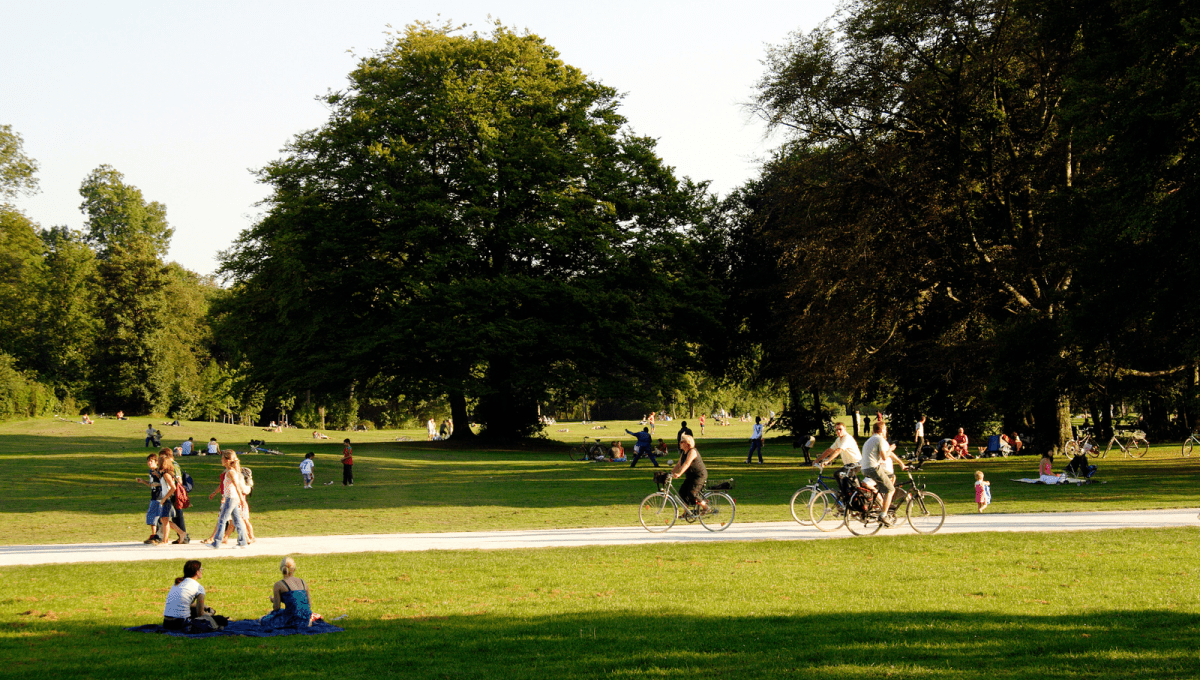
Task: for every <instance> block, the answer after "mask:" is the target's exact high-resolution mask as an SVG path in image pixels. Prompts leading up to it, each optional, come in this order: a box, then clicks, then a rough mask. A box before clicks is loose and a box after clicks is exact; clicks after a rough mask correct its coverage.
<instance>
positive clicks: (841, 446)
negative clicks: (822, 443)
mask: <svg viewBox="0 0 1200 680" xmlns="http://www.w3.org/2000/svg"><path fill="white" fill-rule="evenodd" d="M833 434H834V435H835V436H837V439H835V440H833V444H831V445H830V446H829V448H827V449H825V452H824V453H822V454H821V455H820V456H818V457H817V460H816V462H815V463H813V465H814V466H817V465H824V464H825V463H826V462H828V461H830V460H832V459H833V457H834V456H836V455H837V454H839V453H840V454H842V464H843V465H847V466H849V465H858V463H859V461H861V460H862V453H860V452H859V450H858V442H856V441H854V437H852V436H850V434H849V433H847V432H846V426H845V425H843V424H841V423H838V424H837V425H835V426H834V427H833Z"/></svg>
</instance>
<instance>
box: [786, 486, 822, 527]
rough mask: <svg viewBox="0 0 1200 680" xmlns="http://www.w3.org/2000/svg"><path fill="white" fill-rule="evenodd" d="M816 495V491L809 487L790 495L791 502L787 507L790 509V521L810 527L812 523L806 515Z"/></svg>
mask: <svg viewBox="0 0 1200 680" xmlns="http://www.w3.org/2000/svg"><path fill="white" fill-rule="evenodd" d="M818 495H819V494H818V493H817V490H816V489H815V488H813V487H811V486H806V487H804V488H803V489H800V490H799V491H797V492H796V493H794V494H792V501H791V503H790V504H789V505H788V507H790V508H791V509H792V519H794V520H796V522H797V523H798V524H802V525H804V526H810V525H811V524H812V523H813V522H812V519H811V518H810V517H809V514H808V505H809V503H811V502H812V500H813V499H814V498H816V497H817V496H818Z"/></svg>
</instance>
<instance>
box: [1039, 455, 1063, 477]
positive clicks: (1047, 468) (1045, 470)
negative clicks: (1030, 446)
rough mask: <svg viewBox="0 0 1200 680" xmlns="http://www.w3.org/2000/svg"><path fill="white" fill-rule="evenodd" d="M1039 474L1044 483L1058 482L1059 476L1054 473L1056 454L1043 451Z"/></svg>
mask: <svg viewBox="0 0 1200 680" xmlns="http://www.w3.org/2000/svg"><path fill="white" fill-rule="evenodd" d="M1038 475H1039V478H1040V479H1041V480H1042V483H1044V484H1058V481H1059V479H1058V476H1057V475H1055V474H1054V454H1053V453H1051V452H1049V451H1044V452H1042V462H1041V464H1040V465H1039V466H1038Z"/></svg>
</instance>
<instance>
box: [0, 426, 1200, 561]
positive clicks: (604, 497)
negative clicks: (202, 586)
mask: <svg viewBox="0 0 1200 680" xmlns="http://www.w3.org/2000/svg"><path fill="white" fill-rule="evenodd" d="M158 420H159V421H160V420H161V419H158ZM146 422H148V419H146V418H141V419H138V420H132V421H124V422H117V421H112V420H103V421H99V422H98V423H97V424H96V425H95V426H88V427H85V426H81V425H75V424H71V423H63V422H59V421H55V420H48V419H40V420H29V421H21V422H15V423H5V424H2V425H0V544H6V545H12V544H28V543H76V542H101V541H130V540H141V539H142V538H144V537H145V534H146V531H145V528H144V527H143V525H142V516H143V514H144V512H145V506H146V502H147V499H148V495H147V493H146V490H145V487H143V486H140V485H137V484H135V483H134V482H133V480H134V478H135V477H139V476H144V470H145V464H144V457H145V454H146V452H147V449H145V448H144V447H143V443H142V434H141V433H142V431H144V430H145V427H146ZM607 425H608V426H609V430H607V431H599V432H597V431H594V430H591V429H590V427H591V426H580V425H579V424H578V423H572V424H560V425H556V426H552V427H551V428H550V430H551V432H550V434H551V435H554V436H558V437H562V438H564V439H569V440H570V441H572V442H578V441H580V440H581V439H582V438H583V437H584V436H592V435H593V434H600V435H601V436H604V437H605V439H606V441H607V440H608V439H609V438H611V437H612V436H615V433H618V432H622V430H623V429H624V428H625V427H629V428H630V429H635V427H634V426H635V424H634V423H607ZM561 428H566V429H569V430H571V431H570V432H566V433H559V432H556V431H555V430H557V429H561ZM749 428H750V425H749V424H744V423H738V424H737V425H735V426H731V427H727V428H712V427H710V428H709V432H708V433H709V435H712V434H713V433H714V431H716V432H717V433H719V434H722V435H729V438H714V437H712V436H708V437H705V438H703V439H700V440H699V447H700V449H701V452H702V453H703V455H704V458H705V461H706V462H707V463H708V467H709V470H710V478H713V479H720V478H725V477H734V478H736V479H737V484H738V486H737V489H736V490H735V491H734V494H733V495H734V497H735V498H736V499H737V501H738V521H739V522H761V521H785V520H789V519H790V517H789V515H788V510H787V501H788V499H789V498H790V497H791V494H792V492H793V491H795V489H796V488H798V487H800V486H802V485H803V484H806V483H807V482H808V480H809V479H810V478H812V477H813V470H812V469H811V468H806V467H804V466H803V464H802V463H803V461H802V459H801V458H800V456H799V455H798V454H796V453H795V452H793V450H792V448H791V446H790V442H786V441H768V443H767V446H766V458H767V464H766V465H762V466H760V465H758V464H757V463H756V464H754V465H751V466H747V465H745V462H744V461H745V452H746V448H747V443H746V437H748V435H749ZM162 429H163V431H164V432H165V433H167V436H168V439H167V442H166V443H172V444H173V443H177V442H178V441H180V440H182V439H186V437H188V436H194V437H195V438H196V439H197V441H201V442H206V441H207V440H208V438H209V437H210V436H216V437H217V438H218V439H219V440H220V441H221V442H222V445H223V446H232V447H235V448H239V449H244V448H245V443H246V442H247V441H248V440H249V439H250V438H251V437H255V438H263V439H266V440H267V441H268V442H269V443H270V444H271V445H272V446H274V447H277V448H279V449H280V450H282V451H284V452H285V454H286V455H283V456H271V455H264V454H251V455H247V456H245V457H244V459H243V461H244V463H245V464H246V465H247V466H248V467H251V468H252V469H253V470H254V475H255V481H256V488H255V492H254V496H253V497H252V499H251V500H252V508H253V518H254V523H255V529H256V531H257V533H258V534H259V535H262V536H297V535H324V534H349V533H380V532H406V531H420V532H439V531H470V530H494V529H529V528H541V529H544V528H572V527H590V526H629V525H634V524H636V521H637V520H636V512H635V508H636V505H637V501H638V500H640V499H641V498H642V497H643V496H645V495H646V494H647V493H649V492H650V491H652V490H653V484H652V481H651V479H650V477H651V471H650V470H649V469H648V468H649V463H648V462H643V463H639V466H638V468H636V469H630V467H629V466H628V465H621V464H606V463H573V462H571V461H569V460H568V457H567V456H566V453H565V451H566V449H567V446H568V445H567V444H563V443H558V442H553V441H547V442H545V443H543V444H541V445H534V446H532V447H528V448H520V449H512V450H497V449H488V450H483V449H478V448H463V447H460V446H454V445H451V444H448V443H440V442H426V441H423V440H422V441H413V442H396V441H395V439H396V437H398V436H410V437H414V438H418V437H419V438H421V439H423V437H424V433H423V431H421V432H418V431H404V432H401V431H385V432H370V433H355V434H353V435H351V437H352V439H353V440H354V442H355V445H354V446H355V480H356V483H355V486H354V487H352V488H344V487H342V486H341V483H340V480H341V465H340V464H339V463H338V460H339V458H340V455H341V447H342V445H341V442H340V440H341V438H342V435H340V434H335V435H334V438H333V439H332V440H330V441H322V442H314V441H313V440H312V439H311V438H310V436H309V432H308V431H290V432H287V433H285V434H282V435H279V434H273V433H266V432H263V431H262V430H260V429H257V428H247V427H239V426H233V425H221V424H208V423H186V424H185V426H184V427H180V428H162ZM677 429H678V426H677V424H676V423H666V424H664V425H662V426H660V428H659V432H658V433H659V434H666V435H667V436H666V437H665V439H667V440H668V441H672V440H673V433H674V432H675V431H676V430H677ZM743 430H744V432H743ZM623 439H624V440H626V441H627V442H628V441H630V440H631V438H630V437H629V436H628V435H625V436H624V437H623ZM306 451H315V452H316V453H317V476H318V485H317V487H316V488H314V489H311V490H304V489H301V485H300V476H299V472H298V465H299V463H300V460H301V459H302V457H303V454H304V452H306ZM1177 451H1178V449H1177V446H1176V445H1174V444H1172V445H1170V446H1161V447H1157V448H1155V449H1154V450H1153V451H1152V452H1151V453H1150V455H1149V456H1148V457H1147V458H1145V459H1140V460H1122V459H1114V458H1109V459H1101V460H1098V461H1096V462H1097V463H1098V464H1099V465H1100V468H1101V472H1100V475H1099V476H1098V479H1101V480H1105V481H1107V482H1108V483H1106V484H1096V485H1087V486H1082V487H1074V486H1070V487H1062V488H1054V487H1045V486H1040V485H1039V486H1033V485H1026V484H1018V483H1013V482H1010V481H1009V479H1010V478H1017V477H1031V476H1035V475H1036V470H1037V459H1036V458H1034V457H1028V456H1025V457H1017V458H1008V459H989V460H983V461H966V462H940V463H931V464H929V465H928V467H927V471H926V473H925V475H924V476H925V481H926V483H927V484H928V487H929V488H930V489H931V490H933V491H935V492H937V493H938V494H939V495H941V496H942V497H943V498H944V499H945V500H946V502H947V509H948V511H949V512H950V513H965V512H973V511H974V488H973V482H974V478H973V474H974V471H975V470H977V469H979V470H984V471H985V473H986V474H987V477H988V479H989V480H991V481H992V489H993V496H994V505H993V506H992V508H991V512H1052V511H1067V510H1105V509H1109V510H1127V509H1144V508H1171V507H1195V506H1200V458H1188V459H1181V458H1178V457H1177ZM1059 463H1060V466H1061V461H1060V462H1059ZM183 465H184V468H185V469H186V470H187V471H188V472H189V473H190V474H191V475H192V476H193V477H194V478H195V479H196V483H197V487H196V489H195V490H194V491H193V493H192V497H193V504H194V507H193V508H192V509H190V510H189V511H188V513H187V518H188V522H189V529H191V530H192V532H193V533H194V534H198V535H202V536H207V534H208V533H209V532H210V531H211V530H212V523H213V522H215V520H216V512H217V503H216V501H208V500H207V499H206V496H207V495H208V492H209V491H211V490H212V488H214V487H215V484H216V480H217V476H218V474H219V472H220V465H219V463H218V461H217V459H216V457H199V458H189V459H186V460H185V461H184V463H183ZM328 480H336V483H335V484H334V485H333V486H324V485H323V484H322V482H324V481H328Z"/></svg>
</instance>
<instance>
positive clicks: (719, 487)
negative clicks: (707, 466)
mask: <svg viewBox="0 0 1200 680" xmlns="http://www.w3.org/2000/svg"><path fill="white" fill-rule="evenodd" d="M708 490H709V491H732V490H733V478H732V477H730V478H729V479H726V480H725V481H723V482H717V483H716V484H709V485H708Z"/></svg>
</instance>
